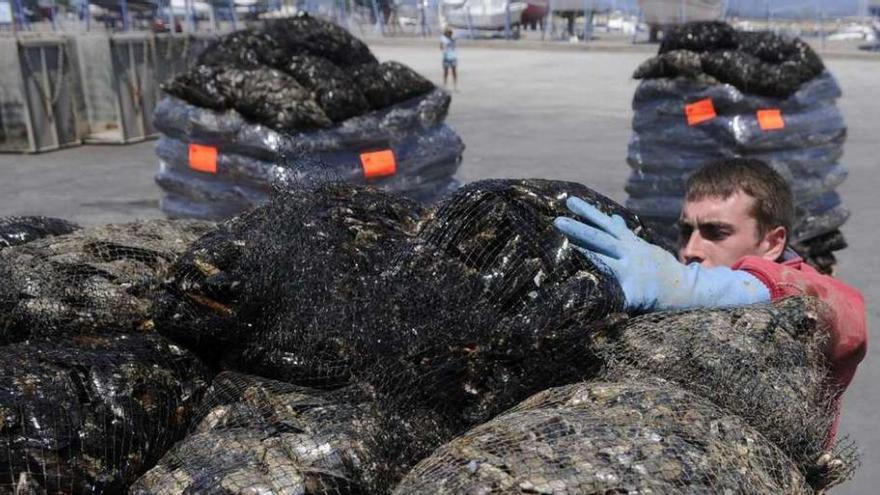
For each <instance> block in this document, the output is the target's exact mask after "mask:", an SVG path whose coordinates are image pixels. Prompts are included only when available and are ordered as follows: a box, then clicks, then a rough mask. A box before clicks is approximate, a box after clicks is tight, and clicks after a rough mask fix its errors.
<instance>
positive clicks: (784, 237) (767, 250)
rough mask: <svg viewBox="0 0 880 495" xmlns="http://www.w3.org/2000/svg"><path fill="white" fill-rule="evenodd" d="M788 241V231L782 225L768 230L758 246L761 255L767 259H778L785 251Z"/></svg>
mask: <svg viewBox="0 0 880 495" xmlns="http://www.w3.org/2000/svg"><path fill="white" fill-rule="evenodd" d="M787 242H788V232H787V231H786V230H785V227H783V226H781V225H780V226H779V227H776V228H773V229H770V230H768V231H767V232H766V233H765V234H764V237H763V238H762V239H761V243H760V245H759V246H758V247H759V249H760V253H761V257H762V258H764V259H765V260H770V261H776V260H777V259H779V257H780V256H782V253H783V252H785V246H786V243H787Z"/></svg>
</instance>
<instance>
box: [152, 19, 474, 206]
mask: <svg viewBox="0 0 880 495" xmlns="http://www.w3.org/2000/svg"><path fill="white" fill-rule="evenodd" d="M163 89H164V91H165V93H167V94H168V95H169V97H168V98H166V99H165V100H164V101H163V102H161V103H160V104H159V105H158V106H157V109H156V112H155V122H156V126H157V128H158V129H159V130H160V131H161V132H162V133H163V134H164V136H163V139H161V140H160V141H159V143H158V145H157V155H159V157H160V165H161V166H160V170H159V173H158V174H157V176H156V180H157V182H158V183H159V185H160V186H161V187H162V188H163V189H165V190H166V191H167V192H168V194H169V196H168V197H167V198H166V200H165V201H163V203H162V208H163V210H164V211H165V212H166V213H168V214H169V215H172V216H189V217H193V216H195V217H209V218H228V217H229V216H230V215H231V214H234V213H237V212H240V211H242V210H244V209H246V208H247V207H250V206H253V205H256V204H261V203H264V202H265V201H266V200H267V199H268V193H269V188H270V184H271V179H270V178H269V177H271V176H273V175H278V173H279V172H281V171H284V170H288V169H290V170H292V171H293V172H294V173H308V172H310V171H312V170H311V169H310V168H308V167H303V166H302V165H303V163H304V161H303V160H302V159H303V158H315V159H318V160H319V161H320V163H321V168H322V169H324V170H331V171H333V173H334V174H336V175H337V176H338V177H340V179H345V180H349V181H351V182H356V183H366V182H369V183H373V184H374V185H377V186H379V187H382V188H384V189H388V190H396V191H401V192H404V193H406V194H407V195H410V196H412V197H415V198H417V199H424V200H426V201H430V200H433V199H436V198H437V197H439V196H440V195H442V194H444V193H445V192H447V190H448V189H449V186H450V184H453V185H455V184H457V183H456V182H453V179H452V175H453V174H454V173H455V172H456V170H457V169H458V165H459V162H460V157H461V153H462V151H463V149H464V147H463V144H462V143H461V140H460V138H459V137H458V136H457V135H456V134H455V133H454V132H453V131H452V130H451V129H449V127H448V126H446V125H445V124H444V123H443V119H444V118H445V115H446V111H447V109H448V106H449V102H450V97H449V95H448V93H446V92H445V91H442V90H440V89H438V88H436V87H435V86H434V85H433V84H432V83H431V82H430V81H428V80H427V79H425V78H424V77H422V76H421V75H419V74H418V73H416V72H415V71H413V70H412V69H410V68H409V67H407V66H405V65H403V64H400V63H397V62H393V61H389V62H383V63H379V62H378V61H377V60H376V58H375V57H374V56H373V54H372V53H370V50H369V49H368V48H367V46H366V45H365V44H364V43H363V42H361V41H360V40H358V39H357V38H355V37H354V36H352V35H351V34H350V33H348V32H347V31H346V30H345V29H343V28H341V27H340V26H337V25H335V24H333V23H331V22H327V21H324V20H321V19H319V18H316V17H312V16H309V15H307V14H300V15H297V16H293V17H290V18H285V19H278V20H273V21H269V22H268V23H267V24H266V26H265V27H263V28H260V29H249V30H244V31H238V32H235V33H232V34H230V35H227V36H224V37H221V38H220V39H219V40H217V41H216V42H214V43H213V44H211V45H209V46H208V47H207V48H206V49H205V50H204V51H203V52H202V53H201V54H200V55H199V58H198V60H197V64H196V65H195V66H194V67H192V68H191V69H190V70H188V71H187V72H184V73H182V74H180V75H178V76H177V77H175V78H174V79H172V80H170V81H168V82H166V83H165V84H164V85H163ZM191 145H196V146H203V147H204V146H208V147H209V148H210V149H211V151H210V153H211V157H212V158H210V159H209V160H208V161H205V160H204V159H199V158H194V156H193V155H192V153H189V152H185V153H181V152H180V151H179V148H181V147H183V148H188V147H190V146H191ZM202 149H204V148H202ZM377 150H383V151H390V152H391V153H393V155H394V159H393V165H392V166H390V167H389V164H390V163H391V162H389V160H388V158H387V157H383V158H381V159H380V162H381V163H380V166H379V167H378V168H377V166H376V164H375V163H374V162H375V159H374V158H369V157H368V158H366V159H365V160H366V161H364V160H362V157H361V154H363V153H374V152H376V151H377ZM187 151H189V150H187ZM289 157H294V158H295V160H289V159H287V158H289ZM208 162H210V163H208ZM438 170H439V171H440V172H438ZM244 177H247V178H249V179H250V180H248V181H246V183H245V184H242V181H243V178H244ZM242 188H252V189H253V190H254V191H253V193H252V194H247V195H243V194H239V195H238V197H235V198H234V200H235V201H234V204H235V206H236V207H234V208H230V207H229V204H230V201H228V198H216V197H215V196H217V191H224V192H226V193H227V196H229V195H232V194H235V193H238V192H241V189H242ZM211 191H214V194H213V196H212V194H211ZM230 210H231V211H230Z"/></svg>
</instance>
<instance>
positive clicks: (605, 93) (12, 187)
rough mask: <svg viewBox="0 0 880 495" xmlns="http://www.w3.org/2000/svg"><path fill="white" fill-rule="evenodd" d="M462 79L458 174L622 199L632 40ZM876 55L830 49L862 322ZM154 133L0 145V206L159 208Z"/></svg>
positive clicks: (856, 388)
mask: <svg viewBox="0 0 880 495" xmlns="http://www.w3.org/2000/svg"><path fill="white" fill-rule="evenodd" d="M375 49H376V52H377V54H378V55H379V56H380V57H381V58H383V59H397V60H400V61H402V62H404V63H407V64H409V65H411V66H413V67H414V68H415V69H417V70H419V71H420V72H422V73H424V74H427V75H429V76H431V77H432V78H434V79H435V80H438V79H439V77H440V74H439V65H440V64H439V52H438V51H437V50H436V49H435V48H434V47H432V46H425V45H424V44H419V45H416V46H392V45H388V44H386V43H383V44H381V45H380V46H376V47H375ZM460 56H461V62H460V65H461V71H462V76H461V81H460V87H461V91H460V92H459V93H456V94H455V97H454V101H453V107H452V111H451V114H450V117H449V121H450V123H451V124H452V125H453V126H454V127H455V129H456V130H457V131H458V132H459V133H460V134H461V136H462V137H463V138H464V140H465V142H466V144H467V146H468V148H467V151H466V152H465V161H464V164H463V166H462V169H461V173H460V177H461V178H462V179H464V180H468V181H470V180H475V179H480V178H487V177H547V178H559V179H568V180H576V181H579V182H583V183H586V184H589V185H591V186H593V187H595V188H596V189H598V190H599V191H601V192H604V193H605V194H608V195H609V196H611V197H613V198H615V199H618V200H623V199H624V193H623V183H624V180H625V178H626V176H627V174H628V170H627V167H626V164H625V162H624V156H625V153H626V143H627V140H628V138H629V126H630V118H631V113H630V109H629V104H630V99H631V98H632V93H633V90H634V88H635V83H633V82H632V81H631V80H630V79H629V75H630V73H631V72H632V70H633V68H634V67H635V66H636V65H637V64H638V63H639V62H640V61H641V60H643V59H644V57H645V54H644V53H639V52H629V53H607V52H604V53H603V52H599V51H589V52H585V51H569V50H554V51H534V50H500V49H497V48H493V49H483V48H469V47H464V48H462V50H461V54H460ZM878 62H880V58H878V59H877V61H871V60H863V59H856V60H852V59H847V58H833V59H831V60H830V61H829V66H830V68H831V69H832V71H833V72H834V73H835V74H836V75H837V76H838V77H839V79H840V82H841V85H842V86H843V89H844V92H845V96H844V98H843V99H842V101H841V106H842V108H843V111H844V114H845V117H846V120H847V123H848V124H849V129H850V134H849V140H848V141H847V145H846V156H845V160H846V163H847V165H848V166H849V167H850V171H851V175H850V178H849V180H848V181H847V182H846V183H845V184H844V185H843V187H842V193H843V196H844V199H845V201H846V202H847V204H848V205H849V207H850V208H851V209H852V210H853V217H852V219H851V220H850V221H849V223H847V225H846V226H845V228H844V232H845V234H846V236H847V238H848V240H849V241H850V244H851V247H850V248H849V249H848V250H846V251H845V252H844V253H843V254H842V256H841V266H840V276H841V277H842V278H843V279H844V280H846V281H848V282H850V283H852V284H854V285H855V286H857V287H859V288H860V289H862V291H863V292H864V293H865V296H866V299H867V301H868V306H869V326H870V328H871V330H872V333H874V334H875V335H876V332H877V331H880V328H878V323H880V257H878V256H877V255H876V254H875V253H876V251H875V250H874V248H875V247H876V246H878V245H880V232H878V228H877V226H878V224H877V217H878V215H880V202H878V201H877V199H876V197H877V193H878V191H880V174H877V173H876V172H875V167H877V166H878V165H880V149H878V146H877V137H878V130H880V125H878V124H877V117H876V116H877V115H880V99H878V98H877V97H876V95H877V87H876V85H877V77H878V74H880V63H878ZM152 147H153V143H150V142H147V143H141V144H136V145H130V146H118V147H117V146H110V147H84V148H74V149H69V150H64V151H60V152H54V153H48V154H44V155H36V156H15V155H3V156H0V215H10V214H21V213H40V214H49V215H57V216H63V217H67V218H72V219H74V220H78V221H81V222H86V223H99V222H107V221H119V220H127V219H132V218H135V217H139V218H145V217H156V216H159V213H158V211H157V210H156V204H157V201H158V197H159V190H158V189H157V188H156V187H155V186H154V185H153V183H152V181H151V176H152V174H153V172H154V169H155V160H154V157H153V154H152ZM878 354H880V351H878V350H877V348H876V347H872V348H871V349H870V350H869V356H868V357H867V359H866V361H865V363H864V364H863V366H862V367H861V369H860V371H859V373H858V375H857V377H856V381H855V383H854V384H853V385H852V386H851V387H850V390H849V392H848V395H847V399H846V409H845V414H844V419H843V425H842V430H843V432H844V433H847V434H849V435H851V436H852V437H854V438H855V439H856V440H857V441H858V443H859V446H860V447H861V449H862V452H863V457H862V460H863V466H862V469H861V470H860V471H859V473H858V476H857V477H856V479H855V480H853V481H852V482H850V483H849V484H848V485H846V486H844V487H842V488H841V489H840V490H838V493H876V491H877V486H880V470H876V469H875V467H876V466H878V465H880V428H878V424H880V421H878V420H880V407H878V406H880V387H878V385H877V383H878V379H880V356H878Z"/></svg>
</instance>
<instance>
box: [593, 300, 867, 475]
mask: <svg viewBox="0 0 880 495" xmlns="http://www.w3.org/2000/svg"><path fill="white" fill-rule="evenodd" d="M826 311H827V310H826V309H825V308H824V306H823V305H822V303H821V302H819V301H816V300H810V299H786V300H782V301H780V302H778V303H775V304H772V305H763V306H750V307H746V308H734V309H725V310H696V311H684V312H673V313H655V314H649V315H644V316H641V317H638V318H634V319H632V320H630V321H628V322H627V323H626V324H624V325H620V326H618V327H615V328H613V329H610V331H609V332H607V333H606V332H596V333H594V334H592V341H593V345H594V346H595V347H596V352H597V353H599V354H601V355H603V356H604V357H605V358H606V361H607V362H609V363H611V365H612V366H613V367H615V368H618V369H621V370H632V369H637V370H642V371H645V372H647V373H649V374H651V375H654V376H660V377H663V378H666V379H669V380H673V381H675V382H677V383H679V384H680V385H681V386H682V387H684V388H686V389H688V390H689V391H691V392H693V393H695V394H697V395H699V396H700V397H703V398H705V399H707V400H710V401H712V402H714V403H715V404H716V405H717V406H719V407H721V408H722V409H724V410H725V411H728V412H730V413H732V414H736V415H738V416H740V417H741V418H743V420H745V421H746V422H747V423H748V424H750V425H751V426H752V427H754V428H755V429H756V430H757V431H759V432H761V434H763V436H764V437H765V438H767V439H768V440H769V441H771V442H773V443H774V444H776V445H777V446H778V447H779V448H780V449H781V450H782V451H783V452H785V453H786V454H787V455H788V456H789V457H790V458H791V459H792V461H793V462H794V463H795V464H796V465H797V466H798V468H799V469H800V471H801V472H802V473H804V475H805V476H806V477H807V480H808V481H809V482H810V484H812V485H813V486H814V487H816V488H817V489H820V488H826V487H828V486H830V485H833V484H836V483H838V482H841V481H843V480H845V479H847V478H848V477H849V475H850V474H851V473H850V472H848V471H847V469H852V468H853V467H854V466H853V464H852V463H851V462H848V463H846V464H845V469H843V470H840V471H833V470H828V469H827V466H825V465H819V464H817V460H818V459H820V457H821V456H822V455H823V454H825V453H826V452H827V451H829V449H832V446H831V445H828V441H829V440H828V436H829V432H830V431H831V429H832V424H833V422H834V418H835V416H836V414H837V406H838V404H837V396H836V395H837V394H836V391H835V390H834V387H833V386H831V385H830V383H829V374H828V366H827V363H826V362H825V358H824V349H825V341H826V339H827V332H826V329H825V327H824V325H825V322H827V321H828V315H827V314H826ZM839 450H840V451H841V453H840V455H841V456H843V457H846V456H847V455H848V454H847V452H846V451H847V447H846V445H841V446H840V448H839Z"/></svg>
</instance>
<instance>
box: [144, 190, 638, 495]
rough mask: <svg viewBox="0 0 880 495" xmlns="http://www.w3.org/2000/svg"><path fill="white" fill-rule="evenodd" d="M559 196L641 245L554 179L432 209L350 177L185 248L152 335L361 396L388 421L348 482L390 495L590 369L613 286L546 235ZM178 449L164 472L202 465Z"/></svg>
mask: <svg viewBox="0 0 880 495" xmlns="http://www.w3.org/2000/svg"><path fill="white" fill-rule="evenodd" d="M569 195H577V196H579V197H583V198H585V199H587V200H588V201H590V202H592V203H593V204H595V205H596V206H597V207H599V208H600V209H602V210H603V211H606V212H608V213H619V214H621V215H623V216H624V218H625V219H626V220H627V222H628V224H629V225H630V226H631V227H632V228H634V229H636V230H637V231H638V232H639V233H640V235H643V236H645V237H649V236H650V233H649V232H647V231H646V230H645V229H644V228H643V227H642V226H641V224H640V223H639V221H638V219H637V218H636V217H634V216H632V215H631V214H629V213H628V212H627V211H626V210H624V209H623V208H622V207H620V206H619V205H616V204H615V203H613V202H611V201H610V200H608V199H607V198H604V197H602V196H600V195H598V194H596V193H595V192H593V191H591V190H589V189H588V188H586V187H584V186H581V185H578V184H574V183H566V182H558V181H544V180H496V181H481V182H476V183H473V184H470V185H468V186H466V187H465V188H462V189H460V190H459V191H458V192H456V193H455V194H453V195H452V196H451V197H450V198H449V199H447V200H445V201H444V202H442V203H441V204H440V205H438V206H437V207H436V208H434V209H431V210H430V211H424V210H423V209H422V207H420V206H419V205H418V204H416V203H414V202H412V201H410V200H407V199H405V198H403V197H401V196H395V195H391V194H388V193H385V192H382V191H379V190H375V189H372V188H369V187H366V188H365V187H361V186H353V185H349V184H340V183H323V184H316V185H308V186H302V187H300V188H297V189H295V190H292V191H291V190H279V191H277V192H276V193H275V196H274V198H273V201H272V202H271V203H270V204H268V205H266V206H264V207H261V208H257V209H255V210H252V211H250V212H248V213H247V214H246V215H243V216H241V217H239V218H237V219H234V220H232V221H229V222H227V223H225V224H223V225H221V226H220V227H218V229H217V230H216V231H214V232H212V233H209V234H207V235H206V236H204V237H203V238H202V239H201V240H199V241H197V242H196V243H194V244H193V246H192V248H191V249H190V251H189V252H187V253H185V254H184V255H183V256H181V258H180V259H179V260H178V262H177V263H175V265H174V266H173V267H172V268H171V270H170V271H169V275H168V276H167V278H166V280H165V281H164V283H163V287H162V289H163V290H162V291H160V293H159V294H158V295H157V304H156V308H157V311H156V314H155V316H154V318H155V322H156V327H157V328H158V329H159V330H160V331H162V332H163V333H165V335H167V336H168V337H170V338H172V339H174V340H175V341H177V342H179V343H181V344H182V345H185V346H186V347H188V348H190V349H192V350H193V351H195V352H197V353H198V354H199V355H200V356H202V357H203V358H204V359H206V360H207V361H208V362H210V363H214V364H216V365H217V366H219V367H222V368H225V369H230V370H235V371H238V372H243V373H248V374H254V375H260V376H264V377H266V378H270V379H273V380H278V381H282V382H286V383H290V384H293V385H295V386H298V387H309V388H312V389H315V390H320V391H322V393H324V392H333V393H351V392H346V391H347V390H357V393H358V394H359V396H363V393H364V391H366V392H367V395H366V397H367V402H368V404H369V405H370V410H371V411H372V413H371V418H372V419H371V420H370V422H371V423H372V424H376V425H380V426H379V427H375V428H373V429H371V430H369V431H367V432H366V438H365V439H363V440H362V441H363V442H364V444H365V445H368V446H370V448H369V449H367V450H365V453H364V454H363V455H362V456H361V458H360V460H359V461H358V462H355V463H354V466H355V468H354V472H353V474H347V475H346V476H347V477H348V478H350V479H354V480H362V481H361V483H362V485H361V486H362V487H363V488H364V489H365V490H367V491H370V492H387V491H388V490H389V489H390V487H391V486H392V485H393V483H394V481H396V480H399V479H400V477H401V476H402V475H403V474H404V473H405V472H406V470H407V469H408V467H410V466H412V465H413V463H414V462H415V461H417V460H418V459H420V458H422V457H425V456H426V455H427V454H428V453H429V452H430V451H431V450H433V449H434V448H435V447H437V446H439V445H440V444H442V443H443V442H445V441H448V440H449V439H451V438H453V437H454V436H455V435H457V434H459V433H461V432H463V431H465V430H466V429H467V428H469V427H472V426H474V425H476V424H479V423H481V422H483V421H486V420H488V419H489V418H491V417H493V416H495V415H497V414H498V413H500V412H501V411H503V410H505V409H506V408H508V407H511V406H513V405H514V404H516V403H517V402H519V401H520V400H522V399H524V398H525V397H527V396H528V395H530V394H532V393H535V392H537V391H540V390H544V389H546V388H547V387H550V386H553V385H560V384H563V383H570V382H572V381H576V380H579V379H582V378H584V377H587V376H590V375H592V374H593V373H595V372H596V370H597V369H598V366H599V365H600V363H599V361H598V360H597V359H595V358H594V356H592V355H591V354H590V349H589V346H587V345H586V343H585V339H584V335H585V333H588V332H590V331H591V329H593V328H601V327H603V326H605V325H608V324H610V323H611V322H614V321H617V320H618V319H619V318H620V317H621V316H620V312H621V311H622V294H621V291H620V288H619V286H618V285H617V283H616V281H615V280H614V279H612V278H609V277H608V276H607V275H606V274H605V273H604V272H603V271H602V270H600V269H598V268H597V267H596V266H594V265H592V264H591V263H590V262H589V261H587V260H586V259H585V258H584V257H582V256H580V255H579V254H577V253H576V252H575V251H574V250H573V249H572V248H571V246H570V245H569V244H568V242H567V241H566V239H565V237H564V236H562V235H561V234H559V233H558V232H557V231H556V230H555V229H554V228H553V226H552V220H553V218H555V217H556V216H558V215H562V214H565V212H566V208H565V200H566V198H567V197H569ZM279 218H284V219H285V221H284V222H279V221H278V219H279ZM186 457H187V456H184V455H179V456H177V458H176V459H175V460H174V461H173V462H171V463H170V464H169V465H170V466H174V467H173V468H172V470H173V469H177V468H178V467H180V466H183V467H180V469H183V470H184V471H186V472H190V471H197V470H198V466H197V465H195V464H193V463H191V462H190V461H188V460H187V459H186ZM181 463H182V464H181ZM212 479H218V478H216V477H215V478H212ZM315 493H319V492H317V491H316V492H315Z"/></svg>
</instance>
